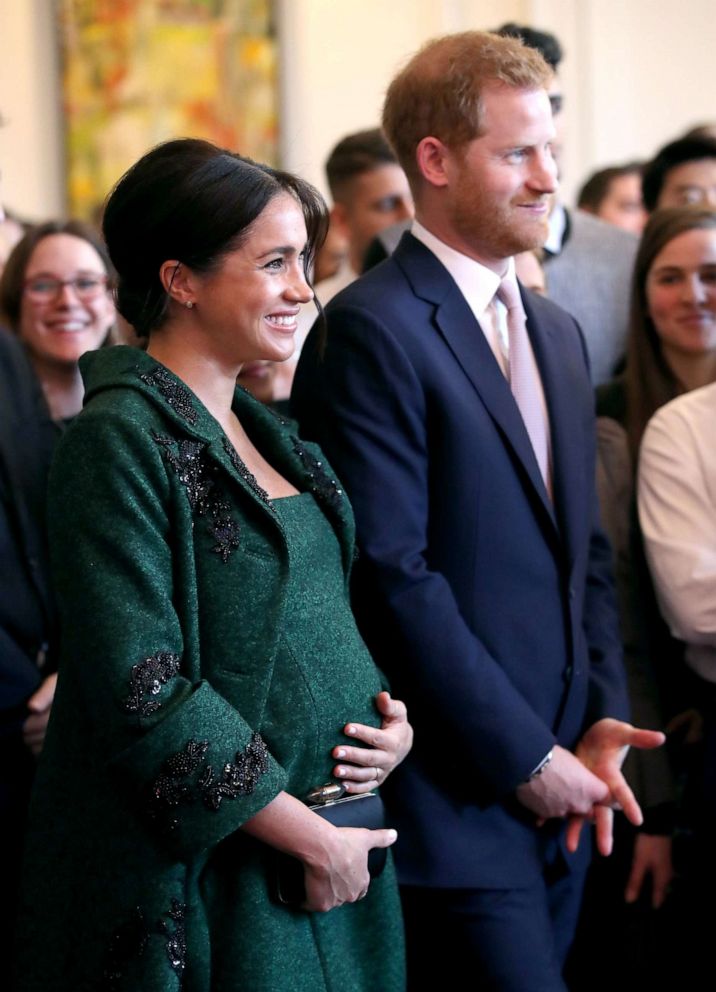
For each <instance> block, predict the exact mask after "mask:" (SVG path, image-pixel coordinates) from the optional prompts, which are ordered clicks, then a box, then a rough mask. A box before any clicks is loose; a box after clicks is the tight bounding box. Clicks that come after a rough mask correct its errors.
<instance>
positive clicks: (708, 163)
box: [642, 135, 716, 212]
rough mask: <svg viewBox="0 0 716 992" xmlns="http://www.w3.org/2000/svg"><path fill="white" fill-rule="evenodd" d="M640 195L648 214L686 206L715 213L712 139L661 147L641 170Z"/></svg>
mask: <svg viewBox="0 0 716 992" xmlns="http://www.w3.org/2000/svg"><path fill="white" fill-rule="evenodd" d="M642 191H643V194H644V206H645V207H646V209H647V210H648V211H649V212H651V211H652V210H656V209H658V208H661V207H685V206H688V205H689V204H695V205H696V206H700V207H711V208H713V209H716V139H713V138H710V137H708V136H707V135H696V136H693V137H686V138H679V139H678V140H677V141H671V142H669V144H668V145H664V147H663V148H661V149H660V150H659V151H658V152H657V153H656V155H655V156H654V158H653V159H652V160H651V161H650V162H647V163H646V165H645V166H644V176H643V178H642Z"/></svg>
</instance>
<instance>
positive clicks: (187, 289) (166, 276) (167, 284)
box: [159, 258, 196, 308]
mask: <svg viewBox="0 0 716 992" xmlns="http://www.w3.org/2000/svg"><path fill="white" fill-rule="evenodd" d="M159 279H160V281H161V284H162V286H163V287H164V289H165V291H166V293H167V295H168V296H169V297H171V299H172V300H176V302H177V303H180V304H181V305H182V306H183V307H189V308H191V307H193V306H194V303H195V302H196V286H195V284H194V274H193V272H192V271H191V269H190V268H188V267H187V266H186V265H183V264H182V263H181V262H178V261H177V260H176V259H175V258H173V259H169V260H168V261H166V262H162V264H161V266H160V267H159Z"/></svg>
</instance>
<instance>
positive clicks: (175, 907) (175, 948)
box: [159, 899, 186, 975]
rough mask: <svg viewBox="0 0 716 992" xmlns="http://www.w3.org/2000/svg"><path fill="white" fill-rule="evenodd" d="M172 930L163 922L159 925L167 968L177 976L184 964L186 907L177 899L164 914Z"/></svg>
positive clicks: (182, 969) (173, 900)
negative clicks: (162, 936) (172, 925)
mask: <svg viewBox="0 0 716 992" xmlns="http://www.w3.org/2000/svg"><path fill="white" fill-rule="evenodd" d="M165 915H166V916H168V917H169V919H170V921H171V923H173V924H174V928H173V929H171V927H170V924H169V923H167V922H166V921H165V920H161V921H160V923H159V931H160V933H162V934H163V935H164V937H165V948H166V952H167V958H168V959H169V966H170V967H171V968H172V969H173V970H174V971H175V972H176V973H177V974H178V975H181V973H182V972H183V971H184V965H185V963H186V906H185V905H184V903H181V902H179V900H178V899H172V908H171V909H170V910H168V912H167V913H166V914H165Z"/></svg>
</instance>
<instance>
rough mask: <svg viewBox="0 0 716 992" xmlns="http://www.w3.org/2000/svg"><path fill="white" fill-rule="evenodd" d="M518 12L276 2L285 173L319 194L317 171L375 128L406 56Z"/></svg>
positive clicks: (454, 0) (421, 3) (452, 4)
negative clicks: (339, 147)
mask: <svg viewBox="0 0 716 992" xmlns="http://www.w3.org/2000/svg"><path fill="white" fill-rule="evenodd" d="M523 6H524V4H522V3H520V2H519V0H515V2H512V3H510V2H509V0H501V2H500V0H498V2H485V0H482V2H476V0H473V2H469V0H280V2H279V4H278V9H279V33H280V35H281V38H282V66H283V80H282V97H283V99H282V105H283V121H282V155H283V164H284V165H285V167H286V168H287V169H290V170H292V171H294V172H299V173H301V174H302V175H304V176H305V177H306V178H307V179H309V180H310V181H311V182H313V183H314V184H315V185H317V186H318V187H319V189H321V190H322V191H323V192H324V193H326V192H327V190H326V184H325V177H324V174H323V163H324V161H325V160H326V158H327V157H328V153H329V152H330V150H331V148H332V147H333V145H334V144H335V143H336V141H338V140H339V139H340V138H342V137H343V136H344V135H346V134H350V132H352V131H359V130H362V129H363V128H369V127H376V126H377V125H378V124H379V123H380V111H381V107H382V104H383V96H384V93H385V90H386V88H387V85H388V83H389V82H390V80H391V78H392V77H393V75H394V74H395V72H396V70H397V69H398V68H399V67H400V65H401V64H402V63H403V62H404V61H406V60H407V58H408V57H409V56H410V55H412V53H413V52H415V51H416V50H417V49H418V48H419V47H420V46H421V45H422V44H423V43H424V42H425V41H427V40H428V39H430V38H434V37H435V36H436V35H440V34H446V33H448V32H450V31H460V30H464V29H465V28H466V27H488V26H495V25H496V24H497V23H501V22H502V21H504V20H505V19H506V17H511V16H518V13H519V11H520V10H521V8H522V7H523ZM478 8H479V11H480V16H479V17H478V15H477V13H476V11H477V10H478Z"/></svg>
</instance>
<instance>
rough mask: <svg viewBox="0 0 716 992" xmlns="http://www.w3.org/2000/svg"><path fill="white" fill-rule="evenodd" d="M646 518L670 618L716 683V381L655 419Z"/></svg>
mask: <svg viewBox="0 0 716 992" xmlns="http://www.w3.org/2000/svg"><path fill="white" fill-rule="evenodd" d="M639 521H640V523H641V529H642V532H643V534H644V543H645V546H646V554H647V558H648V560H649V565H650V567H651V573H652V577H653V579H654V585H655V587H656V592H657V595H658V598H659V604H660V606H661V611H662V614H663V616H664V619H665V620H666V622H667V623H668V624H669V627H670V629H671V632H672V634H673V635H674V636H675V637H678V638H679V639H680V640H682V641H685V642H686V661H687V662H688V663H689V664H690V665H691V667H692V668H693V669H694V671H695V672H696V673H697V674H698V675H700V676H701V677H702V678H704V679H708V680H709V681H710V682H716V384H713V385H711V386H705V387H704V388H703V389H696V390H694V391H693V392H691V393H687V394H686V395H685V396H680V397H679V398H678V399H676V400H673V401H672V402H671V403H668V404H667V405H666V406H664V407H662V408H661V410H659V411H657V413H656V414H655V415H654V416H653V417H652V419H651V420H650V421H649V424H648V426H647V429H646V432H645V434H644V439H643V441H642V447H641V454H640V459H639Z"/></svg>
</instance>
